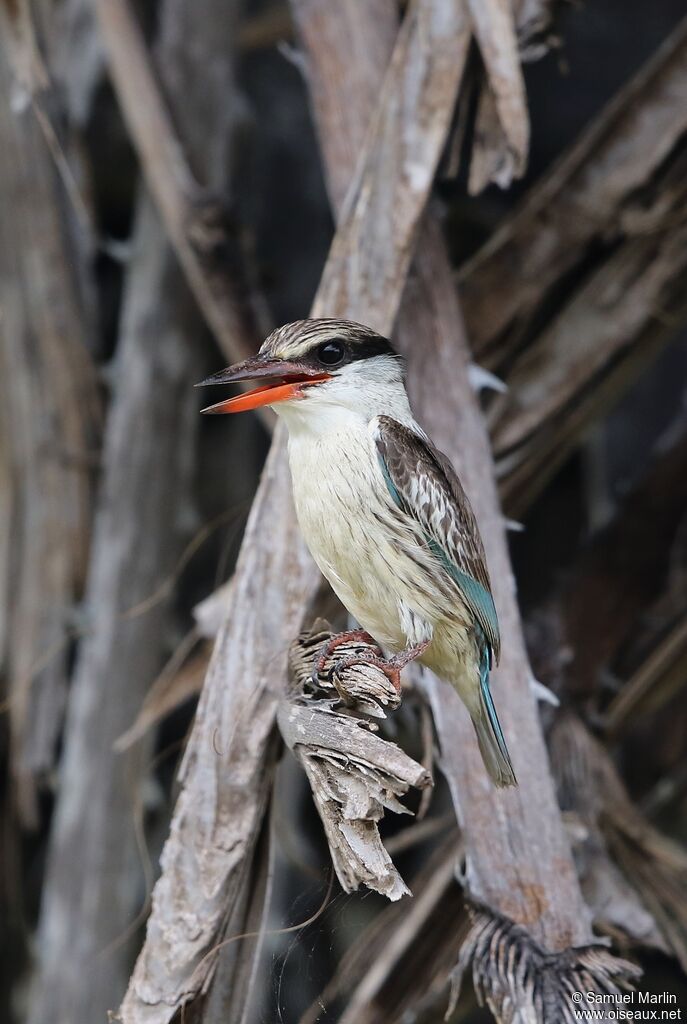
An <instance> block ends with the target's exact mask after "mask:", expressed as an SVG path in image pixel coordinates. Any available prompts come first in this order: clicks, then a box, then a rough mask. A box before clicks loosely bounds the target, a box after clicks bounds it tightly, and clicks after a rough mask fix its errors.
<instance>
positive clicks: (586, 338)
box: [458, 21, 687, 514]
mask: <svg viewBox="0 0 687 1024" xmlns="http://www.w3.org/2000/svg"><path fill="white" fill-rule="evenodd" d="M686 88H687V21H683V23H682V24H681V25H679V26H678V28H677V29H675V31H674V32H673V34H672V36H671V37H670V38H669V39H668V41H667V42H666V43H665V44H664V46H663V47H662V48H661V49H660V50H659V51H658V53H657V54H656V55H655V56H653V57H652V58H651V60H650V61H649V62H648V64H647V66H646V67H645V68H643V69H642V70H641V71H640V72H639V73H638V74H637V75H636V76H635V78H634V79H632V81H631V82H630V83H629V84H628V85H627V86H625V87H624V88H623V89H622V90H621V91H620V92H619V93H618V95H617V96H616V97H615V98H614V99H613V101H612V102H611V103H610V104H609V105H608V107H607V108H606V110H604V111H603V112H602V113H601V114H600V115H599V116H598V117H597V118H596V119H595V120H594V121H593V122H592V124H591V125H590V127H589V128H588V129H586V130H585V132H584V133H583V135H582V137H581V138H580V140H579V141H578V142H577V143H576V144H575V145H574V146H573V147H572V149H571V150H570V151H569V152H568V153H566V154H565V155H564V156H563V157H562V158H561V160H560V161H559V162H558V163H557V164H556V166H555V167H554V168H553V169H552V170H551V171H550V172H549V173H548V174H547V175H546V176H545V178H544V179H543V180H542V181H541V182H540V183H539V184H537V185H536V186H535V187H534V188H533V189H532V190H531V192H530V194H529V195H528V197H527V198H526V200H525V201H524V203H523V204H522V206H521V208H520V209H519V210H518V211H517V212H516V213H515V214H514V215H513V216H512V217H511V218H510V219H509V220H508V221H507V222H506V223H505V224H504V226H503V227H501V228H500V229H499V230H498V231H497V232H496V233H495V235H494V236H493V237H492V238H490V239H489V241H488V242H487V244H486V245H485V246H484V247H483V248H482V249H481V250H480V251H479V252H478V253H477V255H476V256H475V257H474V258H473V259H472V260H471V261H470V263H469V264H467V265H466V266H465V267H464V268H463V269H462V270H461V272H460V273H459V275H458V286H459V292H460V296H461V302H462V305H463V309H464V314H465V319H466V323H467V327H468V333H469V336H470V338H471V339H472V344H473V350H474V352H475V357H476V358H477V359H478V361H480V362H484V363H485V364H486V365H488V366H489V367H490V368H491V369H493V370H495V371H496V372H497V373H499V374H501V375H502V376H504V377H506V378H507V380H508V386H509V393H508V395H506V396H503V397H501V396H500V397H498V398H496V399H495V400H494V402H493V406H492V408H491V409H490V413H489V423H490V430H491V434H492V439H493V446H494V452H495V455H496V458H497V464H498V476H499V479H500V483H501V492H502V495H503V498H504V501H505V503H506V505H507V506H508V508H509V510H511V511H512V512H514V513H515V514H519V513H520V512H521V511H522V510H523V509H524V508H525V507H526V505H527V504H528V503H530V502H531V501H532V500H533V498H534V497H536V495H537V494H538V493H539V492H540V491H541V489H542V487H543V486H544V485H545V484H546V482H547V481H548V480H549V479H550V477H551V474H552V473H553V472H555V470H556V468H557V467H558V466H559V465H560V463H561V461H562V460H563V459H564V458H565V457H566V456H567V454H568V453H569V452H570V450H571V448H572V447H573V445H574V444H575V443H576V442H577V441H578V440H579V438H580V436H581V434H582V433H583V431H584V430H585V429H586V427H587V426H588V425H589V423H590V422H592V421H593V419H594V418H595V417H597V416H598V415H599V414H600V413H601V412H605V411H606V410H607V409H608V407H609V404H611V403H612V402H613V401H614V400H616V399H617V397H618V396H619V395H620V394H622V393H623V392H624V391H625V390H627V388H628V387H629V386H630V385H631V383H632V382H633V381H634V380H636V378H637V375H638V374H639V373H640V372H641V371H642V369H643V368H644V367H646V365H647V364H648V363H649V361H650V360H651V359H653V358H655V355H656V353H657V352H658V351H659V350H660V347H661V345H662V344H664V343H665V342H666V340H668V339H670V338H671V337H672V336H673V335H674V334H675V332H676V330H677V329H678V328H679V326H680V324H681V323H683V322H684V320H685V316H686V315H687V308H686V307H685V301H684V294H685V289H684V280H685V274H686V273H687V231H686V229H685V207H686V201H687V197H686V195H685V188H684V170H685V137H686V136H687V114H686V112H685V104H684V102H683V97H684V94H685V90H686ZM495 295H498V296H499V300H498V301H495V300H494V296H495Z"/></svg>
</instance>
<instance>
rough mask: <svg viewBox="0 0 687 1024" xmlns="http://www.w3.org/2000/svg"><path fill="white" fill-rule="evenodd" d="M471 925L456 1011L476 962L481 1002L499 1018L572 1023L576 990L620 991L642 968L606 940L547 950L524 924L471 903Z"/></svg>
mask: <svg viewBox="0 0 687 1024" xmlns="http://www.w3.org/2000/svg"><path fill="white" fill-rule="evenodd" d="M469 914H470V918H471V926H470V930H469V932H468V935H467V938H466V940H465V942H464V944H463V948H462V949H461V952H460V957H459V959H458V963H457V965H456V967H455V969H454V971H453V974H452V977H451V985H452V991H451V1001H450V1004H449V1009H448V1012H447V1014H446V1019H448V1018H449V1017H450V1016H451V1014H452V1013H453V1011H454V1009H455V1007H456V1003H457V1001H458V996H459V995H460V988H461V984H462V980H463V976H464V974H465V971H466V970H467V968H468V966H470V965H472V979H473V983H474V986H475V992H476V995H477V999H478V1002H479V1003H480V1005H486V1006H488V1007H489V1009H490V1010H491V1012H492V1013H493V1014H494V1016H495V1017H496V1020H497V1021H498V1022H499V1024H568V1022H570V1024H572V1022H573V1021H576V1020H577V1019H578V1017H577V1016H576V1010H577V1012H578V1013H579V1009H577V1008H578V1003H577V1002H576V1001H575V1000H574V999H573V994H574V993H580V992H581V993H587V992H593V993H594V994H595V995H598V996H600V997H603V996H609V997H619V996H621V995H622V994H623V993H624V992H627V991H629V990H630V989H631V988H632V983H633V982H634V981H635V980H637V979H638V978H639V976H640V975H641V973H642V972H641V969H640V968H639V967H637V966H636V965H635V964H633V963H630V961H629V960H623V959H620V958H619V957H616V956H614V955H613V954H612V953H611V952H610V951H609V950H608V949H606V948H605V947H604V946H600V945H589V946H580V947H577V948H571V949H565V950H563V951H562V952H560V953H547V952H545V951H544V950H543V949H541V947H540V946H538V945H537V943H536V942H534V940H533V939H532V937H531V936H530V935H529V934H528V932H527V931H526V930H525V929H524V928H522V927H521V926H520V925H516V924H513V922H512V921H508V920H507V919H506V918H503V917H499V916H497V915H496V914H494V913H493V912H492V911H491V910H489V909H487V908H486V907H481V906H471V907H469Z"/></svg>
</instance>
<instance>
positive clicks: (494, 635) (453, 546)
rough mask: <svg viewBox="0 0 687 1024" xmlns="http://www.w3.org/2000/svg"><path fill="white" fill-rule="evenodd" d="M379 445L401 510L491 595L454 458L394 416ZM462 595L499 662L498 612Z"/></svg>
mask: <svg viewBox="0 0 687 1024" xmlns="http://www.w3.org/2000/svg"><path fill="white" fill-rule="evenodd" d="M376 442H377V448H378V451H379V454H380V456H381V458H382V459H383V462H384V465H385V466H386V469H387V472H388V475H389V478H390V482H391V484H392V485H393V487H394V488H395V489H396V491H397V492H398V495H399V496H400V498H401V500H402V503H403V508H404V510H405V511H406V512H407V514H409V515H412V516H413V517H414V518H415V519H416V520H417V521H418V522H420V524H421V526H422V527H423V530H424V531H425V532H426V533H427V534H428V535H429V536H430V537H431V538H432V540H433V541H434V542H435V544H437V545H438V546H439V547H440V548H441V551H442V552H443V554H444V555H445V557H446V558H447V559H448V560H449V561H450V563H452V565H454V566H455V567H456V569H458V571H459V572H461V573H464V574H465V575H466V576H468V577H470V579H472V580H475V581H476V582H477V583H478V584H479V585H480V586H481V587H482V588H483V589H484V590H485V591H486V592H487V594H488V595H489V597H491V581H490V579H489V570H488V569H487V563H486V558H485V554H484V547H483V545H482V539H481V537H480V534H479V528H478V526H477V521H476V519H475V515H474V513H473V511H472V508H471V507H470V502H469V501H468V497H467V495H466V493H465V491H464V490H463V486H462V484H461V482H460V480H459V479H458V476H457V475H456V472H455V470H454V469H453V466H452V465H451V463H450V461H449V460H448V458H447V457H446V455H444V454H443V452H440V451H439V450H438V449H437V448H435V447H434V445H433V444H432V443H431V442H430V441H429V440H428V439H426V438H424V437H421V436H420V435H419V434H417V433H415V432H414V431H413V430H411V429H410V428H409V427H406V426H404V425H403V424H402V423H399V422H398V421H397V420H394V419H392V418H391V417H390V416H379V417H378V418H377V436H376ZM463 597H464V598H465V600H466V603H467V604H468V606H469V607H470V608H471V610H472V612H473V614H474V615H475V618H476V619H477V621H478V622H479V623H480V625H481V626H482V629H483V630H484V632H485V635H486V637H487V640H488V641H489V644H490V646H491V648H492V650H493V652H494V655H495V657H496V659H497V660H498V657H499V653H500V647H501V641H500V636H499V629H498V621H497V619H496V613H495V611H494V613H493V615H492V614H489V613H485V610H484V608H483V607H481V606H480V604H479V602H475V601H474V600H472V599H471V597H470V595H469V594H467V593H465V591H463Z"/></svg>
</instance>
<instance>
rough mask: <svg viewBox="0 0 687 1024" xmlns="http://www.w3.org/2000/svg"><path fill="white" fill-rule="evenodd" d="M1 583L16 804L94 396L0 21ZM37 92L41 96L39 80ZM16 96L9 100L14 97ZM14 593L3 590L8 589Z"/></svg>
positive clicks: (84, 328)
mask: <svg viewBox="0 0 687 1024" xmlns="http://www.w3.org/2000/svg"><path fill="white" fill-rule="evenodd" d="M1 24H2V27H3V31H2V42H1V43H0V92H2V95H3V97H4V100H3V102H2V104H1V109H0V184H1V187H0V289H1V290H0V394H1V401H0V407H1V410H2V411H1V413H0V415H1V416H2V431H1V433H2V441H0V449H1V451H0V464H1V466H2V469H0V488H1V490H0V502H1V503H2V506H3V512H4V515H3V522H4V523H5V524H7V528H6V530H5V531H3V536H4V542H3V544H2V545H1V546H0V588H1V590H2V601H1V602H0V603H1V604H2V606H3V613H2V614H3V615H4V614H5V613H4V609H7V613H6V614H7V621H6V622H4V623H2V624H0V635H4V638H5V644H6V649H5V651H4V652H0V655H2V657H3V659H4V661H5V663H6V664H7V668H8V677H9V693H8V697H9V709H10V721H11V732H12V754H11V759H12V760H11V770H12V774H13V776H14V779H15V783H16V786H17V796H18V802H19V810H20V814H21V816H22V818H23V819H24V821H25V822H31V823H32V824H34V825H35V824H36V823H37V807H36V786H37V783H40V782H44V781H45V778H46V776H47V775H48V773H49V772H50V771H51V770H52V768H53V767H54V761H55V754H56V746H57V740H58V737H59V732H60V728H61V724H62V716H63V710H64V703H65V697H66V683H67V665H68V658H69V640H70V635H71V632H72V630H73V627H74V605H75V603H76V602H77V601H78V600H79V598H80V596H81V592H82V587H83V581H84V576H85V571H86V559H87V554H88V545H89V536H90V523H91V511H92V508H91V505H92V474H93V470H94V468H95V466H96V464H97V456H96V438H97V434H98V426H99V396H98V391H97V384H96V379H95V374H94V371H93V367H92V365H91V360H90V356H89V354H88V352H87V349H86V340H87V335H88V331H89V329H90V327H91V325H90V324H89V323H88V322H87V320H86V317H85V315H84V311H83V307H82V304H81V302H80V296H79V294H78V287H77V283H76V281H75V280H74V274H73V273H72V269H71V268H72V267H73V266H74V264H75V263H77V262H78V257H77V254H76V253H75V248H74V245H73V241H74V239H73V237H72V236H71V235H70V232H69V230H68V228H67V225H68V223H69V220H70V216H71V212H72V211H71V210H70V208H69V203H68V200H67V198H66V196H65V194H64V190H63V188H62V187H61V184H60V182H59V181H58V180H57V175H56V171H55V167H54V163H53V156H52V154H51V152H50V149H49V147H48V145H47V143H46V139H45V136H44V134H43V132H42V131H41V128H40V127H39V124H38V121H37V120H36V116H35V111H34V108H33V106H32V103H31V95H30V93H29V92H28V86H27V85H26V83H25V82H23V81H19V80H18V78H17V77H16V75H15V74H14V73H13V71H12V70H11V66H13V67H14V68H16V67H17V65H20V64H21V63H22V53H21V52H20V53H17V52H14V49H13V48H14V47H17V46H20V43H19V41H18V40H17V38H16V37H15V35H14V33H13V32H12V31H9V30H8V29H6V25H5V21H4V20H2V22H1ZM45 95H46V97H47V95H48V92H47V88H46V93H45ZM11 97H14V102H13V103H11V102H10V98H11ZM10 595H11V596H10Z"/></svg>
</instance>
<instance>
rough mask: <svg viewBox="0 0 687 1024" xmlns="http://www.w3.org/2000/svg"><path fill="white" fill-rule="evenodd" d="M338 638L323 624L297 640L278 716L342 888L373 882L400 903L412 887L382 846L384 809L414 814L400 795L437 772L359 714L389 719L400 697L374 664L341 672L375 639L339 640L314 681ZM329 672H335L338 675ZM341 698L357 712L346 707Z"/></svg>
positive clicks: (347, 889) (425, 783)
mask: <svg viewBox="0 0 687 1024" xmlns="http://www.w3.org/2000/svg"><path fill="white" fill-rule="evenodd" d="M332 636H333V632H332V630H331V628H330V627H328V625H327V624H326V623H322V622H318V623H315V624H314V625H313V627H312V629H310V630H308V631H307V632H305V633H302V634H301V635H300V636H299V637H298V639H297V640H296V641H295V642H294V643H293V644H292V645H291V650H290V652H289V672H290V681H291V687H290V689H289V692H288V693H287V694H286V695H285V696H284V697H283V698H282V699H281V701H280V702H279V710H278V712H277V721H278V723H279V729H280V731H281V734H282V737H283V739H284V742H285V743H286V745H287V746H288V747H289V749H290V750H292V751H293V753H294V754H295V755H296V757H297V758H298V760H299V761H300V763H301V765H302V766H303V768H304V770H305V772H306V775H307V776H308V781H309V783H310V787H311V789H312V793H313V798H314V800H315V806H316V807H317V810H318V813H319V815H320V817H321V819H322V823H323V825H324V829H325V833H326V836H327V842H328V843H329V849H330V852H331V855H332V861H333V863H334V867H335V869H336V874H337V876H338V879H339V882H340V883H341V886H342V888H343V890H344V891H345V892H353V891H354V890H355V889H357V888H358V887H359V886H360V885H366V886H367V887H368V888H369V889H374V890H375V891H376V892H379V893H382V895H384V896H387V897H388V898H389V899H390V900H398V899H400V898H401V896H404V895H406V894H408V893H409V892H410V890H409V889H408V888H407V886H406V885H405V883H404V882H403V879H402V878H401V876H400V875H399V873H398V871H397V870H396V868H395V867H394V865H393V863H392V861H391V858H390V856H389V855H388V853H387V852H386V850H385V849H384V846H383V845H382V841H381V839H380V836H379V831H378V827H377V823H378V821H379V820H380V819H381V818H382V817H383V815H384V810H385V809H387V810H392V811H396V812H397V813H402V814H408V813H409V811H408V809H407V808H406V807H404V806H403V804H401V803H399V798H400V797H402V796H404V795H405V794H406V793H407V791H408V788H409V787H410V786H415V787H416V788H420V789H422V788H425V787H426V786H428V785H430V784H431V776H430V774H429V772H428V771H427V770H426V769H425V768H423V767H422V765H420V764H417V762H415V761H413V760H412V759H411V758H410V757H408V756H407V754H404V753H403V751H402V750H400V749H399V747H397V746H396V744H395V743H390V742H389V741H388V740H384V739H382V738H381V737H379V736H376V735H375V731H374V727H373V726H372V725H371V723H370V722H369V720H368V719H366V718H364V717H361V715H360V712H362V713H363V714H365V715H370V714H372V715H374V717H380V715H381V716H382V717H383V716H384V711H383V708H385V707H388V708H391V709H394V708H396V707H398V705H399V703H400V700H399V696H398V694H397V693H396V690H395V689H394V687H393V685H392V684H391V683H390V682H389V680H388V679H387V677H386V676H385V675H384V673H383V672H382V671H381V670H380V669H379V668H377V667H376V666H374V665H353V666H351V667H350V668H348V669H346V670H345V671H344V672H342V673H341V674H336V672H335V666H336V661H337V660H338V659H339V658H342V657H345V656H346V655H347V654H349V653H350V654H356V655H359V654H363V655H364V653H365V651H366V650H368V651H369V650H372V647H371V645H370V644H367V643H361V642H358V643H353V644H350V643H349V644H341V645H339V647H338V648H337V650H336V654H335V655H334V656H332V657H330V659H329V660H328V662H327V663H326V664H325V666H324V669H323V672H322V673H321V677H320V679H318V683H317V685H316V686H315V684H314V683H313V681H312V678H311V677H312V666H313V662H314V659H315V658H316V656H317V653H318V651H319V650H320V649H321V647H322V645H323V644H324V643H325V642H326V641H327V640H329V639H331V637H332ZM330 670H333V671H334V672H335V674H334V675H333V677H332V679H331V680H330V678H329V672H330ZM342 702H343V704H344V705H345V707H347V708H351V709H352V711H353V712H354V713H353V714H351V713H350V712H348V711H346V710H343V709H340V708H339V706H340V705H341V704H342Z"/></svg>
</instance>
